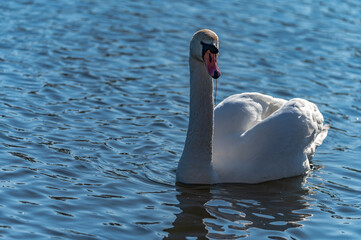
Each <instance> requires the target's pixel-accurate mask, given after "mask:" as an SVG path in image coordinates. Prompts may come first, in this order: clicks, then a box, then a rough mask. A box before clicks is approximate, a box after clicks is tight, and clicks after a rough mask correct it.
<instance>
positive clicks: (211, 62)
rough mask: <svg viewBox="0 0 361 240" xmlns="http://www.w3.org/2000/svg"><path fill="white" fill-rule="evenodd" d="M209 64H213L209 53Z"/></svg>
mask: <svg viewBox="0 0 361 240" xmlns="http://www.w3.org/2000/svg"><path fill="white" fill-rule="evenodd" d="M209 62H210V63H212V55H211V54H210V53H209Z"/></svg>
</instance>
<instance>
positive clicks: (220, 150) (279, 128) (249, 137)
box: [213, 94, 328, 183]
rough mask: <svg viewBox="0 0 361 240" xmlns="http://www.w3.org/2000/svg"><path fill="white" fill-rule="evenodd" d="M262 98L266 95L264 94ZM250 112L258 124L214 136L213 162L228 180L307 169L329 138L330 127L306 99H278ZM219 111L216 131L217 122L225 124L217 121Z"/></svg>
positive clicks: (254, 180)
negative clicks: (317, 150) (317, 151)
mask: <svg viewBox="0 0 361 240" xmlns="http://www.w3.org/2000/svg"><path fill="white" fill-rule="evenodd" d="M253 96H255V95H254V94H253ZM253 99H255V98H253ZM261 99H267V98H265V97H264V95H262V97H261ZM270 99H271V100H272V98H271V97H270ZM255 102H256V103H259V100H258V99H257V98H256V101H255ZM252 104H253V105H254V103H252ZM252 104H251V105H252ZM267 106H268V108H269V109H270V110H269V111H267ZM272 106H274V107H272ZM275 109H276V110H275ZM272 110H275V111H272ZM247 111H248V110H246V112H247ZM248 112H250V111H248ZM251 112H252V114H250V116H252V117H249V118H252V119H253V120H252V121H254V123H255V124H254V123H253V126H251V127H250V128H248V129H246V130H245V131H243V132H242V131H240V132H237V131H234V132H233V133H231V132H230V131H229V132H228V133H227V134H223V135H222V134H219V132H218V134H217V135H215V138H214V145H213V147H214V148H213V149H214V160H213V164H214V168H215V170H216V171H217V173H218V175H219V178H221V179H222V181H226V182H248V183H257V182H263V181H268V180H274V179H279V178H284V177H291V176H296V175H300V174H302V173H304V172H305V171H307V170H308V169H309V158H310V157H312V156H313V154H314V152H315V149H316V147H317V146H319V145H320V144H321V143H322V141H323V139H324V138H325V137H326V135H327V129H328V128H327V127H325V126H324V125H323V117H322V114H321V113H320V112H319V110H318V109H317V107H316V105H314V104H313V103H310V102H308V101H306V100H303V99H292V100H290V101H288V102H286V101H284V100H282V101H280V100H278V99H275V102H273V101H271V102H270V103H269V104H268V105H267V104H266V105H264V106H262V109H258V110H256V111H255V110H253V111H251ZM219 113H221V112H219ZM241 113H242V111H241ZM241 113H240V114H241ZM268 113H270V114H269V115H268V116H267V114H268ZM217 114H218V113H216V112H215V119H216V120H215V133H216V132H217V130H216V129H217V128H218V124H220V126H222V123H220V122H219V121H218V122H217V119H218V120H219V119H222V117H219V116H218V117H217ZM254 116H258V118H257V117H254ZM264 116H265V117H264ZM262 117H264V118H262ZM233 125H236V123H233ZM251 125H252V124H251ZM242 126H245V125H244V123H242ZM222 127H223V126H222ZM218 130H219V129H218Z"/></svg>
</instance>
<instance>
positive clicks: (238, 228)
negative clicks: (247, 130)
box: [0, 0, 361, 239]
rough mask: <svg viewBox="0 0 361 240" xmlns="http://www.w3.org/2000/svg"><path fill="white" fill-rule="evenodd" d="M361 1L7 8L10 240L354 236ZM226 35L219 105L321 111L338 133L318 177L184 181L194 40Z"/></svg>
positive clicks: (0, 210)
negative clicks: (263, 102)
mask: <svg viewBox="0 0 361 240" xmlns="http://www.w3.org/2000/svg"><path fill="white" fill-rule="evenodd" d="M360 12H361V3H360V2H359V1H357V0H347V1H338V0H317V1H312V0H302V1H266V0H265V1H148V2H145V1H116V0H113V1H112V0H109V1H102V0H89V1H88V0H86V1H85V0H79V1H70V0H63V1H45V0H42V1H40V0H39V1H32V0H28V1H6V2H5V1H4V2H2V3H1V6H0V26H1V27H0V86H1V91H0V142H1V144H0V158H1V162H0V163H1V167H0V182H1V184H0V238H2V239H185V238H187V239H196V238H197V237H198V238H199V239H239V238H247V237H248V238H249V239H359V238H360V236H361V227H360V226H361V203H360V192H361V191H360V190H361V187H360V186H361V161H360V160H361V159H360V155H361V138H360V137H361V134H360V132H361V131H360V129H361V32H360V26H361V20H360V19H361V18H360ZM201 28H210V29H213V30H214V31H216V32H217V33H218V35H219V37H220V41H221V43H220V44H221V49H220V50H221V54H220V57H219V64H220V67H221V69H222V73H223V76H222V77H221V78H220V79H219V81H218V93H217V99H219V100H221V99H223V98H225V97H227V96H228V95H231V94H236V93H240V92H244V91H258V92H262V93H265V94H270V95H274V96H277V97H282V98H288V99H289V98H293V97H302V98H306V99H308V100H310V101H313V102H315V103H316V104H317V105H318V107H319V108H320V110H321V111H322V112H323V114H324V117H325V120H326V122H327V123H329V124H332V128H331V130H330V132H329V135H328V137H327V139H326V140H325V142H324V144H323V145H322V146H321V147H320V148H319V149H318V152H317V154H316V155H315V157H314V159H313V162H312V163H313V171H312V172H310V173H309V174H308V175H307V176H304V177H296V178H291V179H286V180H281V181H275V182H270V183H265V184H259V185H242V184H236V185H217V186H212V187H192V188H188V187H187V188H186V187H182V186H176V185H175V183H174V182H175V170H176V167H177V161H178V159H179V157H180V154H181V151H182V149H183V143H184V140H185V134H186V129H187V123H188V101H189V99H188V96H189V95H188V91H189V86H188V81H189V80H188V44H189V40H190V38H191V36H192V34H193V33H194V32H195V31H196V30H199V29H201Z"/></svg>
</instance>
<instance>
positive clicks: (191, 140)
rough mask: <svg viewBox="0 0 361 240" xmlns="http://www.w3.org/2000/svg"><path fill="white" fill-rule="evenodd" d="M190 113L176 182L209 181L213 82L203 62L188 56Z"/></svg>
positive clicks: (211, 177) (210, 176) (210, 178)
mask: <svg viewBox="0 0 361 240" xmlns="http://www.w3.org/2000/svg"><path fill="white" fill-rule="evenodd" d="M189 66H190V113H189V125H188V132H187V138H186V142H185V145H184V150H183V154H182V157H181V159H180V161H179V166H178V170H177V181H179V182H183V183H197V184H202V183H212V181H213V180H212V179H213V178H214V176H213V169H212V165H211V162H212V140H213V119H214V116H213V107H214V106H213V81H212V78H211V77H210V76H209V74H208V73H207V70H206V67H205V66H204V63H203V62H200V61H198V60H195V59H193V58H190V60H189Z"/></svg>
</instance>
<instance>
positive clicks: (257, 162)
mask: <svg viewBox="0 0 361 240" xmlns="http://www.w3.org/2000/svg"><path fill="white" fill-rule="evenodd" d="M212 45H213V46H214V47H216V48H217V51H216V50H213V51H212V50H211V51H210V52H209V51H205V49H204V47H205V46H206V47H207V49H209V46H212ZM217 53H218V37H217V35H216V34H215V33H214V32H212V31H210V30H201V31H199V32H197V33H196V34H195V35H194V36H193V38H192V41H191V45H190V58H189V63H190V85H191V89H190V98H191V100H190V117H189V126H188V132H187V139H186V142H185V146H184V150H183V154H182V157H181V159H180V161H179V164H178V169H177V181H178V182H182V183H186V184H215V183H259V182H264V181H269V180H275V179H280V178H286V177H292V176H297V175H301V174H304V173H305V172H307V171H308V170H309V169H310V165H309V160H310V159H311V158H312V156H313V155H314V153H315V150H316V148H317V146H319V145H320V144H321V143H322V141H323V139H324V138H325V137H326V135H327V130H328V127H327V126H324V125H323V116H322V114H321V113H320V112H319V110H318V108H317V107H316V105H314V104H313V103H310V102H308V101H307V100H304V99H291V100H289V101H286V100H283V99H279V98H273V97H270V96H267V95H263V94H260V93H243V94H237V95H232V96H230V97H228V98H226V99H225V100H223V101H222V102H221V103H220V104H218V106H217V107H216V108H215V109H214V106H213V81H212V78H211V76H213V77H215V78H217V77H219V76H220V71H219V69H218V66H217V62H216V57H217ZM209 59H210V60H209ZM212 60H213V61H212ZM213 109H214V111H213Z"/></svg>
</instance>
